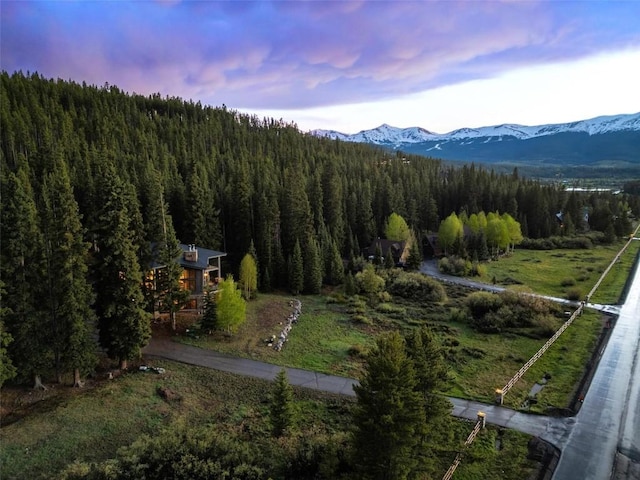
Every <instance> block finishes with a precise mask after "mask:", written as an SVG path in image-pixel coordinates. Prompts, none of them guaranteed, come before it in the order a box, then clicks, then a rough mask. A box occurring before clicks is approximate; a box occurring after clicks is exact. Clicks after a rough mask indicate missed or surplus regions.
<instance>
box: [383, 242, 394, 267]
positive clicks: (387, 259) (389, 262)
mask: <svg viewBox="0 0 640 480" xmlns="http://www.w3.org/2000/svg"><path fill="white" fill-rule="evenodd" d="M393 267H395V263H394V261H393V252H391V247H389V248H388V249H387V254H386V255H385V256H384V268H393Z"/></svg>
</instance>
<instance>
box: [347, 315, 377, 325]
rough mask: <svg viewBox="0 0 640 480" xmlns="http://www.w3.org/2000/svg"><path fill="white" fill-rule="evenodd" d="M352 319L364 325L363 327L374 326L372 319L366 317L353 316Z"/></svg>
mask: <svg viewBox="0 0 640 480" xmlns="http://www.w3.org/2000/svg"><path fill="white" fill-rule="evenodd" d="M351 319H352V320H353V321H354V322H357V323H362V324H363V325H373V322H372V321H371V319H370V318H369V317H367V316H365V315H353V316H352V317H351Z"/></svg>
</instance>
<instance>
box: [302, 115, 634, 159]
mask: <svg viewBox="0 0 640 480" xmlns="http://www.w3.org/2000/svg"><path fill="white" fill-rule="evenodd" d="M311 133H312V134H313V135H316V136H320V137H328V138H332V139H340V140H342V141H348V142H360V143H370V144H375V145H380V146H382V147H385V148H391V149H394V150H402V151H405V152H407V153H414V154H418V155H426V156H432V157H437V158H442V159H445V160H460V161H467V162H482V163H512V164H531V163H540V162H542V163H547V164H569V165H581V164H598V163H602V162H605V163H606V162H610V163H611V162H618V163H619V162H622V163H626V164H629V163H630V164H640V112H639V113H634V114H629V115H611V116H601V117H596V118H592V119H588V120H581V121H577V122H572V123H562V124H550V125H538V126H525V125H516V124H503V125H494V126H489V127H480V128H461V129H458V130H454V131H452V132H449V133H445V134H438V133H433V132H430V131H428V130H425V129H423V128H419V127H411V128H395V127H391V126H389V125H386V124H385V125H381V126H380V127H378V128H374V129H372V130H363V131H361V132H358V133H356V134H353V135H348V134H344V133H340V132H335V131H331V130H314V131H312V132H311Z"/></svg>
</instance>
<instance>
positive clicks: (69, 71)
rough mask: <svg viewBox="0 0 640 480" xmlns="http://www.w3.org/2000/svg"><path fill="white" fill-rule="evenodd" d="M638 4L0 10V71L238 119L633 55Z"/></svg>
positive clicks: (5, 5) (86, 5) (81, 5)
mask: <svg viewBox="0 0 640 480" xmlns="http://www.w3.org/2000/svg"><path fill="white" fill-rule="evenodd" d="M637 18H640V3H638V2H596V1H593V2H539V3H538V2H510V1H504V2H498V1H494V2H454V1H445V2H435V1H434V2H412V1H407V2H365V1H344V2H333V1H318V2H288V1H280V2H204V1H202V2H200V1H193V2H192V1H185V2H180V1H171V0H168V1H156V2H141V1H131V2H124V1H123V2H58V1H54V2H44V1H38V2H28V1H23V0H21V1H7V0H5V1H3V2H2V16H1V28H2V30H1V35H2V38H1V46H0V48H1V51H0V53H1V59H2V69H3V70H6V71H9V72H13V71H15V70H22V71H24V72H26V71H31V72H34V71H37V72H40V73H41V74H43V75H45V76H48V77H49V76H51V77H60V78H64V79H73V80H76V81H79V82H80V81H86V82H88V83H94V84H97V85H101V84H104V83H105V82H108V83H110V84H115V85H118V86H119V87H120V88H122V89H124V90H127V91H131V92H134V91H135V92H137V93H143V94H148V93H153V92H161V93H162V94H163V95H164V94H167V95H177V96H182V97H184V98H193V99H197V100H201V101H203V102H206V103H210V104H214V105H220V104H222V103H225V104H227V105H229V106H231V107H232V108H245V109H251V108H255V109H263V108H274V109H284V108H304V107H311V106H323V105H336V104H340V103H357V102H365V101H373V100H380V99H388V98H393V97H395V96H398V95H402V94H406V93H413V92H419V91H423V90H426V89H430V88H434V87H438V86H443V85H449V84H452V83H456V82H461V81H465V80H471V79H477V78H486V77H491V76H493V75H497V74H499V73H501V72H505V71H508V70H510V69H512V68H515V67H521V66H526V65H534V64H540V63H548V62H559V61H564V60H571V59H577V58H582V57H586V56H589V55H593V54H596V53H600V52H606V51H613V50H616V49H624V48H638V47H640V26H638V24H637Z"/></svg>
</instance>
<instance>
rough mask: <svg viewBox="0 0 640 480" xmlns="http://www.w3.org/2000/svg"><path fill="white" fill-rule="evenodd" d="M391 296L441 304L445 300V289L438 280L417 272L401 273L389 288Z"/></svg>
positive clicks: (392, 280)
mask: <svg viewBox="0 0 640 480" xmlns="http://www.w3.org/2000/svg"><path fill="white" fill-rule="evenodd" d="M387 290H388V292H389V293H390V294H391V295H397V296H398V297H402V298H407V299H410V300H420V301H430V302H441V301H443V300H445V298H446V293H445V291H444V288H443V287H442V285H441V284H440V282H438V281H437V280H434V279H433V278H431V277H427V276H426V275H423V274H421V273H416V272H400V273H398V275H396V276H395V277H394V278H393V279H391V283H390V284H389V286H388V287H387Z"/></svg>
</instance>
